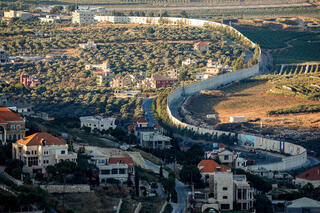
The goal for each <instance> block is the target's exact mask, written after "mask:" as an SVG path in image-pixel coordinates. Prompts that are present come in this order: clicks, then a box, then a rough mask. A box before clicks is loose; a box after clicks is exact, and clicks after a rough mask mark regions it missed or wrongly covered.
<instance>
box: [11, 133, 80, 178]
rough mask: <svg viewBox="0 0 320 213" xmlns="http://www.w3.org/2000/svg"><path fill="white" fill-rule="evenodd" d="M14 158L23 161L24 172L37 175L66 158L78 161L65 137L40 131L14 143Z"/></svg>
mask: <svg viewBox="0 0 320 213" xmlns="http://www.w3.org/2000/svg"><path fill="white" fill-rule="evenodd" d="M12 158H13V159H18V160H21V161H23V163H24V167H23V172H26V173H29V174H34V175H35V174H37V173H44V172H45V169H46V167H47V166H51V165H54V164H56V163H59V162H61V161H64V160H69V161H73V162H76V160H77V154H76V153H74V152H70V151H68V144H67V143H66V142H65V141H64V140H63V139H61V138H58V137H55V136H53V135H51V134H49V133H46V132H38V133H35V134H33V135H30V136H27V137H25V138H21V139H20V140H17V141H16V142H15V143H13V144H12Z"/></svg>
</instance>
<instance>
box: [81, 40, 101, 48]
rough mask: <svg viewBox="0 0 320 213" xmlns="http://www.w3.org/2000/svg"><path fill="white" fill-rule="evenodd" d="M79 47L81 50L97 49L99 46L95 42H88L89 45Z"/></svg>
mask: <svg viewBox="0 0 320 213" xmlns="http://www.w3.org/2000/svg"><path fill="white" fill-rule="evenodd" d="M79 47H80V48H81V49H96V48H97V45H96V44H95V43H94V41H88V42H87V43H83V44H79Z"/></svg>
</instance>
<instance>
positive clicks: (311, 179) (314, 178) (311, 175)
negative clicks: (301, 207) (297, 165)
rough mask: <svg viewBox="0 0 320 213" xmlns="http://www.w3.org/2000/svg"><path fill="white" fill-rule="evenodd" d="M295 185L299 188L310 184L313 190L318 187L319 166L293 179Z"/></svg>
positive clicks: (319, 181) (319, 178)
mask: <svg viewBox="0 0 320 213" xmlns="http://www.w3.org/2000/svg"><path fill="white" fill-rule="evenodd" d="M295 183H296V184H298V185H301V186H304V185H306V184H308V183H311V184H312V185H313V187H314V188H316V187H318V186H320V166H318V167H313V168H311V169H309V170H308V171H305V172H303V173H301V174H299V175H298V176H297V177H296V179H295Z"/></svg>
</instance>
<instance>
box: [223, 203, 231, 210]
mask: <svg viewBox="0 0 320 213" xmlns="http://www.w3.org/2000/svg"><path fill="white" fill-rule="evenodd" d="M221 209H230V205H229V204H221Z"/></svg>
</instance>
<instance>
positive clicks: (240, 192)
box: [233, 175, 254, 210]
mask: <svg viewBox="0 0 320 213" xmlns="http://www.w3.org/2000/svg"><path fill="white" fill-rule="evenodd" d="M233 188H234V190H233V191H234V195H233V200H234V201H235V205H236V206H235V207H234V208H237V209H240V210H249V209H251V208H252V207H253V201H254V198H253V193H254V191H253V188H251V187H250V185H249V183H248V181H247V177H246V176H245V175H233Z"/></svg>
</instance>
